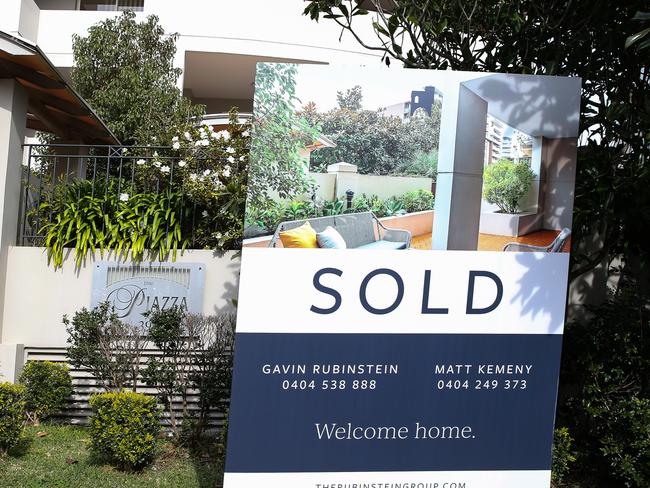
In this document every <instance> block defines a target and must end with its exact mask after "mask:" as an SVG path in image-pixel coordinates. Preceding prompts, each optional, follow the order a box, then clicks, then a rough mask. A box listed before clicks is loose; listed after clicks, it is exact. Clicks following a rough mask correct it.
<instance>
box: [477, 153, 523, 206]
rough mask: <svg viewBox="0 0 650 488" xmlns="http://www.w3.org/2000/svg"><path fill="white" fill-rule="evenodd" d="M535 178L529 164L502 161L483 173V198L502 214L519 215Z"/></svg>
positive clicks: (508, 160)
mask: <svg viewBox="0 0 650 488" xmlns="http://www.w3.org/2000/svg"><path fill="white" fill-rule="evenodd" d="M534 178H535V174H534V173H533V170H532V169H530V165H529V164H528V163H527V162H524V161H518V162H515V161H511V160H510V159H500V160H499V161H497V162H495V163H492V164H490V165H488V166H487V167H486V168H485V171H484V172H483V198H485V200H486V201H487V202H488V203H492V204H494V205H496V206H497V207H499V209H500V210H501V211H502V212H505V213H508V214H515V213H518V212H519V211H520V210H521V208H520V203H521V200H522V198H524V197H525V196H526V194H527V193H528V191H529V190H530V187H531V185H532V184H533V179H534Z"/></svg>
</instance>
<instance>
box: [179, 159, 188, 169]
mask: <svg viewBox="0 0 650 488" xmlns="http://www.w3.org/2000/svg"><path fill="white" fill-rule="evenodd" d="M185 165H187V161H184V160H182V159H181V160H180V161H179V162H178V167H179V168H184V167H185Z"/></svg>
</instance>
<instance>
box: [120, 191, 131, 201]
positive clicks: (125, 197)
mask: <svg viewBox="0 0 650 488" xmlns="http://www.w3.org/2000/svg"><path fill="white" fill-rule="evenodd" d="M128 200H129V194H128V193H120V202H126V201H128Z"/></svg>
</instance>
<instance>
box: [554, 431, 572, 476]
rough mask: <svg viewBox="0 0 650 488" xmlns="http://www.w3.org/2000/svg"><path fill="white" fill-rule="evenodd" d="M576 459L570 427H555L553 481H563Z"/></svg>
mask: <svg viewBox="0 0 650 488" xmlns="http://www.w3.org/2000/svg"><path fill="white" fill-rule="evenodd" d="M575 460H576V457H575V454H574V452H573V438H572V437H571V434H569V429H567V428H566V427H561V428H559V429H555V435H554V438H553V470H552V473H551V479H552V480H553V483H555V484H557V483H561V482H562V480H563V479H564V477H565V476H566V475H567V473H568V472H569V469H570V468H571V464H573V463H574V462H575Z"/></svg>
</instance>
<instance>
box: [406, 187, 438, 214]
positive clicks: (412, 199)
mask: <svg viewBox="0 0 650 488" xmlns="http://www.w3.org/2000/svg"><path fill="white" fill-rule="evenodd" d="M399 198H400V200H401V202H402V205H403V206H404V209H405V210H406V211H407V212H408V213H411V212H422V211H424V210H433V205H434V202H435V197H434V196H433V193H431V191H429V190H424V189H420V190H413V191H409V192H406V193H405V194H404V195H402V196H401V197H399Z"/></svg>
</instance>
